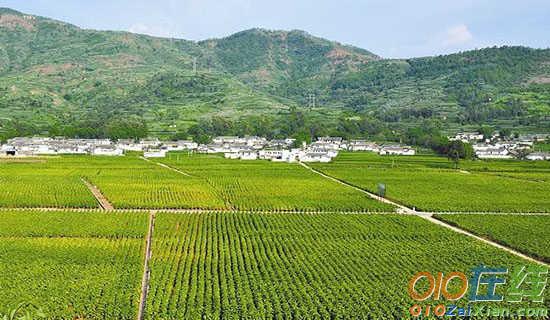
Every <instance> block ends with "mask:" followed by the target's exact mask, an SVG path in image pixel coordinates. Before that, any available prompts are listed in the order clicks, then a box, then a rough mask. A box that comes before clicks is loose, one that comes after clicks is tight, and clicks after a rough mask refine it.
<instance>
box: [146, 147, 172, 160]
mask: <svg viewBox="0 0 550 320" xmlns="http://www.w3.org/2000/svg"><path fill="white" fill-rule="evenodd" d="M166 152H168V151H167V150H164V149H161V150H149V151H145V152H144V153H143V157H145V158H165V157H166Z"/></svg>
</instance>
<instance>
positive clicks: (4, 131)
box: [0, 115, 149, 141]
mask: <svg viewBox="0 0 550 320" xmlns="http://www.w3.org/2000/svg"><path fill="white" fill-rule="evenodd" d="M34 135H48V136H51V137H56V136H63V137H69V138H85V139H94V138H109V139H113V140H116V139H140V138H145V137H147V136H148V135H149V129H148V126H147V123H146V121H145V120H144V119H142V118H141V117H139V116H135V115H131V116H126V117H117V118H112V119H110V120H107V121H102V120H99V119H97V120H93V119H87V120H79V121H74V122H61V121H57V122H55V123H54V124H52V125H50V126H49V127H47V128H46V129H45V130H44V128H42V127H40V126H36V125H33V124H31V123H30V122H29V121H20V120H3V121H2V120H0V141H6V140H7V139H10V138H13V137H26V136H34Z"/></svg>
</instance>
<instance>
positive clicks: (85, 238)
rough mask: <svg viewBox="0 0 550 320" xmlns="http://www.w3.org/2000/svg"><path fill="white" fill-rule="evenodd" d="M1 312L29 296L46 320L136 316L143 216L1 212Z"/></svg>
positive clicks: (28, 299)
mask: <svg viewBox="0 0 550 320" xmlns="http://www.w3.org/2000/svg"><path fill="white" fill-rule="evenodd" d="M0 221H2V222H1V223H0V257H1V258H0V274H2V277H0V288H2V289H1V294H0V314H8V312H10V311H11V310H14V309H15V308H16V307H17V306H18V305H19V304H20V303H33V304H34V305H36V306H37V307H40V308H41V309H42V310H43V312H44V313H45V314H46V315H47V316H48V317H49V318H52V319H54V318H55V319H135V315H136V311H137V303H138V300H139V287H140V286H139V283H140V279H141V274H142V261H143V244H144V234H145V232H146V225H147V217H146V216H145V215H142V214H139V213H131V214H122V213H116V214H115V213H110V214H105V213H99V212H93V213H75V212H62V211H56V212H24V211H17V212H9V211H0Z"/></svg>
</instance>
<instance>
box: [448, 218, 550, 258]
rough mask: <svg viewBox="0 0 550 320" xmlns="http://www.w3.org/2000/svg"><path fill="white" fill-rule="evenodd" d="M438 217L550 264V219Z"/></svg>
mask: <svg viewBox="0 0 550 320" xmlns="http://www.w3.org/2000/svg"><path fill="white" fill-rule="evenodd" d="M438 218H439V219H440V220H443V221H447V222H450V223H452V224H454V225H457V226H459V227H461V228H463V229H466V230H469V231H471V232H474V233H476V234H478V235H481V236H483V237H485V238H489V239H493V240H495V241H497V242H499V243H502V244H505V245H507V246H509V247H512V248H515V249H517V250H519V251H521V252H524V253H526V254H528V255H530V256H534V257H539V258H540V259H542V260H545V261H550V232H549V230H550V217H548V216H510V215H477V214H476V215H466V214H464V215H460V214H457V215H455V214H452V215H450V214H446V215H439V216H438Z"/></svg>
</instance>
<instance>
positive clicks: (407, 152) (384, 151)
mask: <svg viewBox="0 0 550 320" xmlns="http://www.w3.org/2000/svg"><path fill="white" fill-rule="evenodd" d="M378 153H379V154H380V155H382V156H386V155H399V156H414V155H415V154H416V150H414V149H413V148H412V147H409V146H382V147H381V148H380V151H379V152H378Z"/></svg>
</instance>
